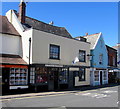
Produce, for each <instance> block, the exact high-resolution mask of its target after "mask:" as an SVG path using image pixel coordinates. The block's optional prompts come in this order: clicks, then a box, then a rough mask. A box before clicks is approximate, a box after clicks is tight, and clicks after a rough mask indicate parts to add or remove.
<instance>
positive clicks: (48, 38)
mask: <svg viewBox="0 0 120 109" xmlns="http://www.w3.org/2000/svg"><path fill="white" fill-rule="evenodd" d="M32 41H33V44H32V45H33V46H32V55H33V56H32V63H37V64H39V63H43V64H60V65H72V61H73V60H74V59H75V57H76V56H78V55H79V50H85V51H86V55H87V54H90V44H89V43H86V42H81V41H77V40H74V39H70V38H65V37H61V36H57V35H54V34H50V33H46V32H42V31H38V30H35V29H34V30H33V38H32ZM50 44H55V45H59V46H60V60H53V59H49V45H50ZM75 65H80V66H90V61H89V60H88V58H87V56H86V62H78V63H76V64H75Z"/></svg>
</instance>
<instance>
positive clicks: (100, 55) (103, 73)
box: [84, 32, 108, 86]
mask: <svg viewBox="0 0 120 109" xmlns="http://www.w3.org/2000/svg"><path fill="white" fill-rule="evenodd" d="M84 37H85V38H86V39H87V41H88V42H90V43H91V46H90V50H91V59H90V61H91V69H90V82H91V85H93V86H95V85H103V84H107V83H108V70H107V65H108V55H107V49H106V46H105V42H104V39H103V36H102V33H101V32H100V33H96V34H92V35H86V36H84Z"/></svg>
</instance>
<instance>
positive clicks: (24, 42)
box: [6, 10, 33, 63]
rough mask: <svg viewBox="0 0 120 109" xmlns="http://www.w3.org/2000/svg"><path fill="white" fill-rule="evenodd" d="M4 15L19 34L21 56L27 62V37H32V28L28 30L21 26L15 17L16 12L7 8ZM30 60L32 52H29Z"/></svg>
mask: <svg viewBox="0 0 120 109" xmlns="http://www.w3.org/2000/svg"><path fill="white" fill-rule="evenodd" d="M6 16H7V18H8V20H9V22H11V23H12V25H13V26H14V28H15V29H16V30H17V31H18V33H19V34H20V35H21V43H22V44H21V45H22V47H21V51H22V57H23V59H24V61H26V62H27V63H29V38H32V35H33V34H32V28H30V29H29V30H27V31H25V29H24V28H23V26H22V24H21V23H20V21H19V20H18V18H17V16H16V14H15V13H14V11H13V10H9V11H8V12H7V13H6ZM31 45H32V44H31ZM31 51H32V49H31ZM30 60H31V61H32V54H31V59H30Z"/></svg>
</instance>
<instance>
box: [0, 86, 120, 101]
mask: <svg viewBox="0 0 120 109" xmlns="http://www.w3.org/2000/svg"><path fill="white" fill-rule="evenodd" d="M114 86H119V85H118V84H107V85H102V86H86V87H77V88H74V89H71V90H59V91H49V92H39V93H27V94H16V95H4V96H0V99H3V100H4V99H13V98H22V97H32V96H47V95H57V94H67V93H77V92H78V91H86V90H94V89H99V88H107V87H114Z"/></svg>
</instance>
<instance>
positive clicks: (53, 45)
mask: <svg viewBox="0 0 120 109" xmlns="http://www.w3.org/2000/svg"><path fill="white" fill-rule="evenodd" d="M51 47H57V48H58V54H57V55H58V58H55V57H53V56H51ZM49 59H55V60H60V46H59V45H55V44H50V45H49Z"/></svg>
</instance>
